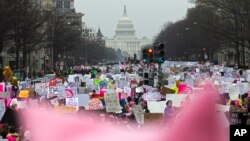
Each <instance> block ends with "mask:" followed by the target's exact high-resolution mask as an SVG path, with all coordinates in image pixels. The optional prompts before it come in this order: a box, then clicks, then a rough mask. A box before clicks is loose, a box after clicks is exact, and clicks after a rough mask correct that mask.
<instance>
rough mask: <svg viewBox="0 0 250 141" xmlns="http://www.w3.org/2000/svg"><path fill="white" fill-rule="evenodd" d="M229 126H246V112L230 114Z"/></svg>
mask: <svg viewBox="0 0 250 141" xmlns="http://www.w3.org/2000/svg"><path fill="white" fill-rule="evenodd" d="M229 115H230V119H229V121H230V124H231V125H246V122H247V117H248V115H247V112H230V114H229Z"/></svg>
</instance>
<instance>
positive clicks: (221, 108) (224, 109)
mask: <svg viewBox="0 0 250 141" xmlns="http://www.w3.org/2000/svg"><path fill="white" fill-rule="evenodd" d="M216 108H217V110H218V111H220V112H224V113H225V112H229V109H230V106H229V105H221V104H217V105H216Z"/></svg>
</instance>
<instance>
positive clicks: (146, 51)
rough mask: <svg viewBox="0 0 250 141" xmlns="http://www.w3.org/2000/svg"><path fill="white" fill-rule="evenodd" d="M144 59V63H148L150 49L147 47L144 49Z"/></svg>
mask: <svg viewBox="0 0 250 141" xmlns="http://www.w3.org/2000/svg"><path fill="white" fill-rule="evenodd" d="M142 59H143V63H148V50H147V49H143V50H142Z"/></svg>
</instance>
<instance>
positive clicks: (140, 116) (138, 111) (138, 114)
mask: <svg viewBox="0 0 250 141" xmlns="http://www.w3.org/2000/svg"><path fill="white" fill-rule="evenodd" d="M133 112H134V115H135V119H136V121H137V123H138V124H144V111H143V109H142V107H141V105H135V106H134V107H133Z"/></svg>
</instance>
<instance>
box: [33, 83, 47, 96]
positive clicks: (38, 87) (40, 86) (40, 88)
mask: <svg viewBox="0 0 250 141" xmlns="http://www.w3.org/2000/svg"><path fill="white" fill-rule="evenodd" d="M35 92H36V93H37V94H38V95H40V96H42V95H46V94H47V91H46V83H36V84H35Z"/></svg>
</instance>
